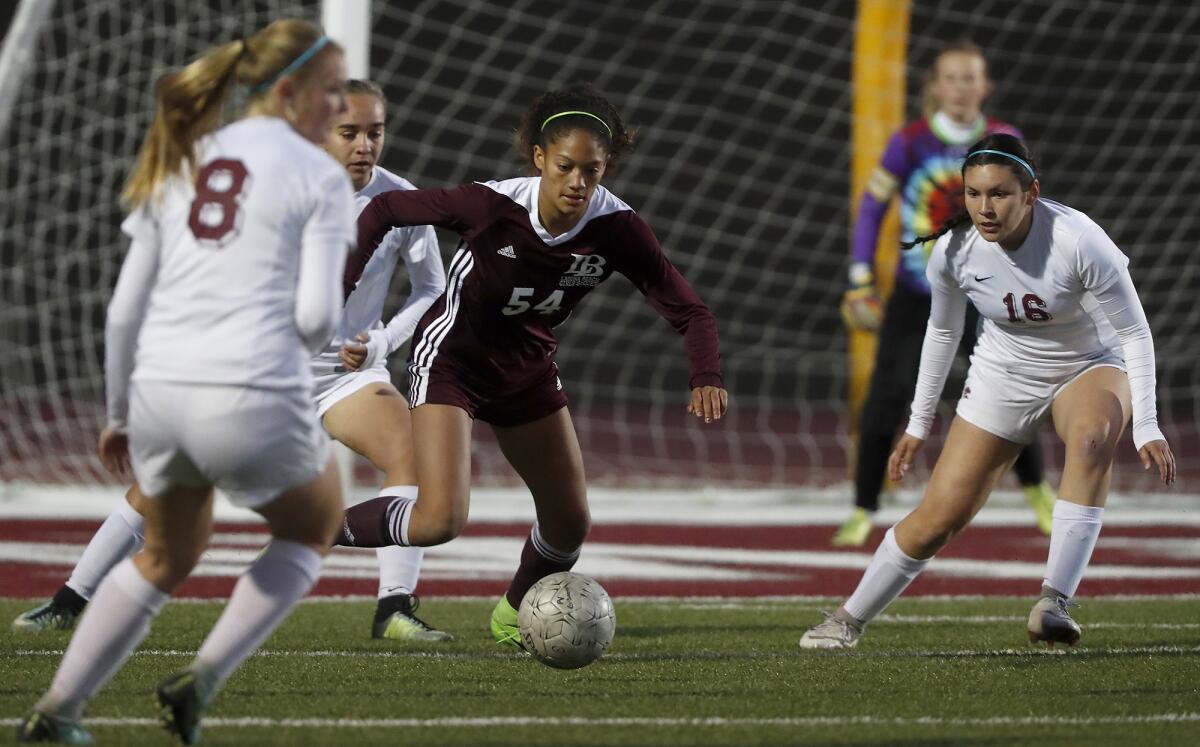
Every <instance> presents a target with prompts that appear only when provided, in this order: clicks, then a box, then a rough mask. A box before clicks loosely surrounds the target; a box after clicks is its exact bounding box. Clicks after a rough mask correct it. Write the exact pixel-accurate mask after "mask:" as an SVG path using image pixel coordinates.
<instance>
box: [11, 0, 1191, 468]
mask: <svg viewBox="0 0 1200 747" xmlns="http://www.w3.org/2000/svg"><path fill="white" fill-rule="evenodd" d="M281 15H299V16H304V17H308V18H312V19H313V20H319V18H320V8H319V6H318V3H316V2H285V1H283V0H278V1H276V2H269V1H267V0H261V1H259V2H239V3H229V2H220V1H218V0H206V1H202V2H198V1H196V0H189V2H182V1H175V2H163V3H139V2H133V0H104V1H101V0H90V1H85V0H59V2H56V3H54V8H53V10H52V11H51V12H50V13H49V14H48V17H47V18H46V20H45V21H44V23H42V24H40V25H39V27H38V29H37V31H36V36H35V37H34V39H33V41H32V42H31V44H30V56H29V59H28V64H27V65H25V66H23V67H22V72H21V78H20V81H19V86H18V88H17V92H16V95H15V98H14V100H13V105H12V107H11V109H10V111H9V112H7V113H6V114H5V113H0V117H2V118H3V119H0V128H2V131H3V135H2V140H0V170H2V171H3V174H4V179H3V182H2V183H0V190H2V192H0V232H2V234H0V340H2V341H3V344H4V350H5V355H3V356H0V383H2V386H0V412H2V413H3V414H2V415H0V482H3V481H39V482H40V481H53V482H92V481H98V480H104V479H106V478H105V477H104V476H103V475H102V473H101V471H100V469H99V465H98V464H97V463H96V461H95V460H94V458H93V456H92V453H93V449H94V439H95V435H96V433H97V431H98V429H99V427H100V425H101V423H102V418H103V416H102V408H103V372H102V360H103V357H102V346H103V339H102V338H103V320H104V310H105V306H106V303H107V300H108V298H109V296H110V294H111V291H112V286H113V284H114V282H115V278H116V273H117V270H118V269H119V265H120V261H121V258H122V256H123V253H124V250H125V242H124V241H123V240H122V238H121V236H120V234H119V231H118V226H119V222H120V213H119V208H118V206H117V202H116V197H117V194H118V193H119V191H120V185H121V183H122V181H123V179H124V177H125V175H126V173H127V171H128V169H129V167H130V165H131V163H132V159H133V157H134V154H135V153H136V149H137V146H138V144H139V141H140V138H141V135H142V132H143V130H144V128H145V126H146V124H147V123H148V121H149V117H150V114H151V112H152V95H151V90H152V81H153V80H154V78H155V77H156V76H157V75H158V74H159V73H160V72H162V71H163V70H164V69H166V68H167V67H170V66H175V65H179V64H181V63H183V62H185V61H186V60H187V59H189V58H190V57H192V56H193V55H194V54H196V53H197V52H199V51H200V50H201V49H203V48H205V47H206V46H208V45H210V44H211V43H213V42H214V41H223V40H225V39H229V38H233V37H234V36H236V35H238V34H245V33H249V32H251V31H253V30H254V29H256V28H259V27H261V26H262V25H264V24H265V23H267V22H268V21H269V20H270V19H272V18H275V17H278V16H281ZM1197 29H1200V6H1197V5H1195V4H1188V3H1179V4H1168V3H1159V4H1144V3H1135V2H1115V1H1108V2H1097V3H1081V2H1064V3H1044V2H1034V1H1033V0H1005V1H1004V2H991V1H989V0H976V1H974V2H930V1H924V0H917V1H915V2H913V3H912V15H911V23H910V35H909V36H910V38H909V45H908V46H909V73H908V76H907V79H908V90H907V99H908V102H909V115H910V116H916V115H917V114H918V112H919V108H920V87H921V76H922V73H923V71H924V70H925V69H926V68H927V67H928V66H929V64H930V62H931V60H932V58H933V55H934V54H935V52H936V50H937V49H938V48H939V47H940V46H941V45H942V44H943V43H945V42H946V41H948V40H952V39H956V38H959V37H964V36H966V37H970V38H972V39H973V40H974V41H976V42H977V43H979V44H980V45H981V46H983V47H984V49H985V50H986V51H987V53H988V56H989V58H990V61H991V74H992V77H993V78H994V80H995V82H996V92H995V94H994V95H993V97H992V98H991V100H990V101H989V104H988V110H989V111H990V112H991V113H994V114H995V115H997V116H1000V117H1002V118H1004V119H1007V120H1009V121H1012V122H1014V123H1016V124H1017V125H1018V126H1020V127H1021V128H1022V129H1023V130H1024V132H1025V133H1026V135H1027V136H1028V138H1029V141H1030V144H1031V146H1032V147H1033V149H1034V151H1035V153H1036V154H1037V155H1038V157H1039V158H1040V161H1041V164H1042V166H1043V168H1044V170H1045V174H1046V176H1045V183H1044V187H1043V191H1044V194H1046V195H1047V196H1048V197H1051V198H1054V199H1057V200H1060V201H1062V202H1065V203H1067V204H1069V205H1072V206H1074V207H1077V208H1080V209H1082V210H1084V211H1085V212H1087V213H1089V214H1090V215H1091V216H1092V217H1094V218H1095V219H1096V220H1097V221H1098V222H1099V223H1100V224H1101V225H1102V226H1104V227H1105V228H1106V229H1107V230H1108V231H1109V233H1110V234H1111V235H1112V236H1113V238H1114V239H1115V240H1116V242H1117V244H1118V245H1119V246H1121V247H1122V249H1123V250H1124V251H1125V252H1126V253H1127V254H1129V256H1130V257H1131V262H1132V268H1133V274H1134V279H1135V282H1137V283H1138V285H1139V288H1140V289H1141V293H1142V299H1143V302H1144V304H1145V306H1146V310H1147V313H1148V315H1149V318H1150V321H1151V324H1152V327H1153V329H1154V332H1155V339H1156V344H1157V349H1158V357H1159V405H1160V410H1161V413H1162V420H1163V423H1164V426H1165V430H1166V432H1167V434H1168V436H1169V437H1172V438H1173V439H1174V442H1173V445H1175V447H1176V449H1177V451H1182V452H1184V454H1181V457H1184V458H1183V459H1182V460H1181V464H1183V465H1184V466H1186V464H1187V459H1186V452H1187V449H1188V446H1187V444H1188V443H1195V442H1196V436H1197V433H1196V425H1195V423H1196V422H1197V415H1198V414H1200V405H1198V397H1197V388H1198V386H1200V340H1198V339H1197V334H1196V333H1197V330H1198V328H1200V311H1197V309H1196V306H1195V304H1194V302H1193V299H1192V297H1191V296H1192V295H1193V294H1194V291H1195V289H1196V288H1200V263H1197V262H1196V261H1195V260H1193V259H1192V253H1193V248H1192V245H1193V241H1192V237H1193V236H1194V235H1195V231H1196V228H1197V226H1196V223H1197V220H1198V218H1197V217H1196V214H1195V211H1192V210H1189V204H1188V201H1189V198H1190V196H1191V195H1192V194H1195V193H1196V192H1197V188H1198V187H1200V185H1198V184H1197V181H1198V180H1200V169H1198V168H1196V167H1197V166H1198V165H1200V164H1197V161H1198V160H1200V148H1198V147H1197V144H1196V140H1195V125H1194V123H1195V122H1196V121H1197V120H1198V118H1200V111H1198V110H1200V103H1198V101H1200V99H1198V97H1197V96H1196V95H1195V93H1194V91H1195V88H1196V86H1195V83H1196V73H1195V71H1196V66H1197V63H1198V62H1200V58H1198V54H1200V53H1198V52H1197V50H1198V49H1200V32H1198V31H1197ZM854 33H855V7H854V4H853V3H847V2H842V1H841V0H825V1H824V2H809V3H779V2H767V1H765V0H764V1H761V2H756V1H754V0H745V1H738V2H734V1H733V0H701V1H699V2H697V1H696V0H652V1H651V2H647V3H643V4H629V3H609V2H599V1H598V0H597V1H592V0H574V1H573V2H567V3H546V2H536V1H533V0H512V1H511V2H505V3H499V2H481V1H479V0H438V1H437V2H433V1H429V2H413V3H387V2H376V3H374V4H373V16H372V36H371V42H370V46H371V49H370V52H371V54H370V59H371V69H372V77H373V78H375V79H376V80H378V81H379V82H380V83H382V84H383V86H384V88H385V90H386V91H387V93H388V96H389V99H390V104H391V108H390V117H391V122H390V124H389V146H388V150H387V152H386V153H385V155H384V159H383V165H385V166H386V167H388V168H390V169H392V170H394V171H396V172H398V173H400V174H402V175H404V176H406V177H408V178H409V179H411V180H412V181H414V182H415V183H417V184H418V186H444V185H450V184H455V183H458V182H461V181H467V180H473V179H493V178H501V177H505V176H510V175H518V174H521V173H524V165H523V164H521V163H519V162H518V161H517V160H516V158H515V156H514V155H513V153H512V149H511V140H512V135H513V131H514V129H515V126H516V123H517V121H518V120H519V117H520V114H521V112H522V111H523V109H524V107H525V106H526V105H527V104H528V103H529V102H530V101H531V100H532V99H533V98H534V97H535V96H536V95H538V94H539V93H540V92H542V91H544V90H546V89H548V88H551V87H557V86H562V85H566V84H569V83H572V82H576V81H584V80H586V81H591V82H593V83H594V84H595V85H596V87H597V88H598V89H599V90H601V91H602V92H605V93H606V94H608V95H610V96H611V97H612V99H613V100H614V101H615V102H616V103H617V105H618V106H619V108H620V109H621V110H622V112H623V114H624V117H625V119H626V121H627V122H629V123H630V124H632V125H634V126H636V127H638V128H639V129H640V143H639V146H638V148H637V150H636V151H635V152H634V153H632V154H630V156H629V158H628V159H627V160H626V162H625V163H624V164H623V167H622V169H621V170H620V172H619V173H617V174H615V175H614V176H613V177H612V178H611V179H610V180H609V181H608V182H607V186H609V187H610V188H611V189H612V190H613V191H614V192H615V193H616V194H618V195H619V196H620V197H621V198H622V199H624V200H625V201H626V202H628V203H629V204H630V205H632V206H633V207H634V208H635V209H637V210H638V211H639V213H640V214H641V215H642V216H643V217H645V218H646V219H647V221H648V222H649V223H650V224H651V225H652V226H653V227H654V229H655V231H656V232H657V234H658V236H659V238H660V239H661V241H662V243H663V245H664V247H665V248H666V249H667V251H668V253H669V255H670V256H671V258H672V260H673V261H674V262H675V263H676V264H677V265H678V266H679V267H680V269H681V270H682V271H683V273H684V275H685V276H686V277H687V278H688V279H689V280H690V281H691V283H692V284H693V285H694V286H695V287H696V288H697V290H698V291H699V292H700V293H701V295H702V296H703V297H704V298H705V300H706V301H707V302H708V303H709V305H710V306H711V307H712V308H713V310H714V312H715V313H716V316H717V319H718V322H719V325H720V330H721V340H722V353H723V365H724V369H725V378H726V384H727V386H728V388H729V390H730V392H731V403H732V407H731V410H730V412H729V415H728V417H727V418H726V419H724V420H722V421H721V423H719V424H717V425H715V426H703V425H702V424H699V423H697V422H695V420H694V419H693V418H692V417H690V416H688V415H686V413H685V412H684V406H685V404H686V401H687V395H688V391H687V378H688V375H687V366H686V358H685V355H684V352H683V346H682V342H681V340H680V339H679V338H678V337H677V336H676V335H675V334H674V332H673V331H672V330H671V329H670V327H669V326H667V325H666V323H665V322H663V321H661V320H660V319H658V318H657V317H656V316H655V314H654V313H653V311H651V310H650V308H649V307H648V306H647V305H646V303H645V302H644V300H643V299H642V298H641V296H640V295H639V294H638V293H637V292H636V291H635V290H634V289H633V288H632V287H631V286H630V285H629V284H628V283H626V282H625V281H624V280H622V279H621V278H615V279H613V280H612V281H610V282H608V283H606V284H605V285H604V286H602V287H601V288H599V289H597V291H595V292H594V293H593V294H592V295H591V297H589V298H588V299H587V301H585V302H584V303H583V304H582V305H581V307H580V309H579V310H578V311H577V313H576V314H575V315H574V316H573V317H572V319H571V320H570V321H569V323H567V324H566V325H564V326H563V327H561V328H560V329H559V330H558V331H559V333H560V337H561V342H562V348H561V352H560V357H559V364H560V367H561V369H562V378H563V382H564V385H565V388H566V391H567V393H568V395H569V397H570V400H571V403H572V413H573V416H574V418H575V422H576V427H577V429H578V431H579V434H580V439H581V442H582V444H583V449H584V454H585V460H586V463H587V467H588V471H589V478H590V480H591V481H592V482H593V483H595V484H610V485H632V486H638V485H652V484H659V485H661V484H670V485H704V484H719V485H734V484H736V485H742V486H774V487H786V486H805V487H810V488H811V487H819V486H827V485H832V484H838V483H842V482H844V480H845V478H846V475H847V469H848V467H847V463H846V462H847V457H846V454H847V446H848V443H847V433H848V431H849V426H850V424H849V423H848V422H847V416H846V414H845V413H846V383H847V375H846V371H847V360H846V356H847V353H846V334H845V329H844V327H843V326H842V323H841V320H840V317H839V315H838V311H837V307H838V303H839V301H840V298H841V294H842V292H843V290H844V282H845V281H844V278H845V268H846V264H847V253H848V244H849V230H850V229H849V222H850V218H849V214H850V197H851V195H850V194H849V192H850V186H849V184H850V181H849V179H850V177H849V164H850V159H849V155H850V153H849V150H850V149H849V145H848V143H849V136H850V128H851V121H850V111H851V105H850V104H851V66H852V62H853V60H852V54H853V47H854ZM5 124H6V126H3V125H5ZM452 247H453V238H452V237H449V236H445V237H444V247H443V248H444V249H445V250H446V251H447V252H448V251H449V250H450V249H452ZM404 290H405V289H404V287H403V284H402V283H401V284H399V285H398V286H397V292H398V293H403V292H404ZM401 357H402V356H397V358H401ZM394 363H395V364H396V365H395V366H394V370H395V371H396V373H397V376H398V377H399V376H402V375H403V367H402V365H399V364H401V363H402V361H399V360H397V361H395V362H394ZM948 393H953V389H952V388H951V387H948ZM946 412H947V413H948V412H950V410H949V409H946ZM943 420H944V419H943ZM476 432H477V433H478V434H479V442H478V447H477V450H476V451H477V460H476V472H477V476H478V481H479V482H480V483H483V484H487V483H506V482H511V481H512V480H513V479H514V477H513V475H512V474H511V473H510V472H509V471H508V469H507V467H505V466H504V464H503V460H502V458H501V457H500V455H499V453H498V452H497V450H496V449H495V448H494V447H493V446H492V445H491V444H489V443H488V439H489V437H490V434H489V431H488V429H487V428H486V427H481V428H477V429H476ZM1047 443H1050V441H1049V438H1048V437H1047ZM928 451H930V452H933V451H935V450H933V449H930V450H928ZM1131 457H1132V458H1133V459H1134V460H1136V457H1133V455H1132V449H1130V448H1128V446H1127V444H1126V445H1125V446H1124V447H1123V450H1122V458H1123V460H1124V461H1125V462H1127V463H1128V464H1126V465H1125V467H1127V468H1124V469H1121V470H1119V471H1118V472H1119V473H1118V477H1119V480H1120V484H1122V485H1125V486H1127V487H1145V488H1147V489H1149V488H1151V487H1152V483H1150V482H1147V481H1146V480H1145V479H1144V478H1143V477H1142V475H1141V470H1140V469H1136V470H1135V469H1132V466H1133V463H1132V462H1130V458H1131ZM1056 458H1059V457H1055V456H1054V455H1053V453H1052V454H1051V459H1050V462H1051V464H1054V463H1055V462H1056ZM1191 461H1192V463H1193V464H1194V463H1196V460H1195V459H1192V460H1191Z"/></svg>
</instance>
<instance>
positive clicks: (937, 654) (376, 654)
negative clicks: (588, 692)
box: [13, 645, 1200, 661]
mask: <svg viewBox="0 0 1200 747" xmlns="http://www.w3.org/2000/svg"><path fill="white" fill-rule="evenodd" d="M63 651H64V649H61V648H60V649H18V650H17V651H14V652H13V656H26V657H43V656H44V657H52V656H62V654H63ZM793 653H794V655H795V656H797V657H802V656H828V655H833V656H845V657H849V658H868V659H912V658H918V659H939V658H948V659H972V658H1009V657H1017V658H1022V657H1031V656H1032V657H1036V656H1075V655H1078V656H1088V655H1100V656H1129V655H1133V654H1138V655H1140V654H1196V653H1200V645H1197V646H1167V645H1162V646H1105V647H1100V648H1090V647H1086V646H1084V647H1081V648H1078V649H1073V650H1071V651H1068V650H1067V649H1063V648H1058V649H1046V648H1038V647H1033V646H1030V647H1029V648H999V649H947V650H938V649H926V650H921V649H916V650H910V651H905V650H900V651H871V650H869V649H868V650H866V651H836V652H831V653H826V652H808V651H801V650H800V649H799V648H798V647H797V649H796V650H795V652H793ZM133 655H134V656H149V657H188V656H195V655H196V652H195V651H194V650H189V649H174V648H170V649H157V648H152V649H142V650H140V651H135V652H134V654H133ZM783 655H785V653H784V652H779V651H745V652H722V651H693V652H691V653H688V654H679V655H677V656H676V655H668V654H654V653H644V654H623V653H612V654H607V655H606V656H605V657H604V659H605V661H657V660H660V659H694V660H717V661H719V660H723V659H729V660H741V659H768V658H779V657H780V656H783ZM254 656H258V657H271V658H297V659H433V660H480V659H512V658H521V657H523V656H524V654H521V653H510V652H507V651H504V652H501V651H496V652H492V653H472V652H465V651H395V650H387V651H375V650H371V651H353V650H344V651H336V650H303V649H301V650H277V649H263V650H260V651H257V652H255V653H254Z"/></svg>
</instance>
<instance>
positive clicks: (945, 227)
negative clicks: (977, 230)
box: [900, 210, 971, 252]
mask: <svg viewBox="0 0 1200 747" xmlns="http://www.w3.org/2000/svg"><path fill="white" fill-rule="evenodd" d="M970 222H971V215H970V213H968V212H967V211H966V210H963V211H962V212H960V213H955V214H954V215H952V216H950V217H949V218H947V219H946V222H945V223H943V224H942V227H941V228H939V229H938V230H936V231H934V232H933V233H931V234H928V235H926V236H917V237H916V238H914V239H913V240H912V241H902V242H900V251H902V252H903V251H908V250H909V249H912V248H913V247H914V246H917V245H918V244H924V243H925V242H926V241H937V240H938V239H939V238H941V237H942V235H943V234H947V233H950V232H951V231H953V230H954V229H956V228H958V227H959V226H963V225H966V224H967V223H970Z"/></svg>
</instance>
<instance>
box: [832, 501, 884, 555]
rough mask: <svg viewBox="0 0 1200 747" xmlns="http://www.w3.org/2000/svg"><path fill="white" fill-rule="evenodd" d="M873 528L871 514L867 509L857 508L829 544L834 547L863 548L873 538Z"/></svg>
mask: <svg viewBox="0 0 1200 747" xmlns="http://www.w3.org/2000/svg"><path fill="white" fill-rule="evenodd" d="M873 526H874V524H873V523H872V521H871V514H869V513H867V510H866V509H863V508H856V509H854V513H852V514H850V518H849V519H846V521H845V522H843V523H842V525H841V526H840V527H838V530H837V532H835V533H834V535H833V539H832V540H830V542H829V544H831V545H833V546H834V547H862V546H863V545H865V544H866V543H867V538H868V537H870V536H871V529H872V527H873Z"/></svg>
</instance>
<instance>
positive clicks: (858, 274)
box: [841, 262, 882, 332]
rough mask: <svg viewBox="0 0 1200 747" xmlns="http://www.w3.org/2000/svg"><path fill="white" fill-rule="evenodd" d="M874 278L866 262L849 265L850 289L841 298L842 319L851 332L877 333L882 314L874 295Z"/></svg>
mask: <svg viewBox="0 0 1200 747" xmlns="http://www.w3.org/2000/svg"><path fill="white" fill-rule="evenodd" d="M874 280H875V278H874V277H873V276H872V274H871V266H870V265H869V264H867V263H866V262H854V263H852V264H851V265H850V289H849V290H847V291H846V294H845V295H844V296H842V306H841V312H842V319H843V321H845V322H846V326H847V327H849V328H850V329H852V330H861V331H867V332H878V331H879V323H880V320H881V319H882V313H881V311H880V307H879V296H878V295H876V294H875V282H874Z"/></svg>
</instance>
